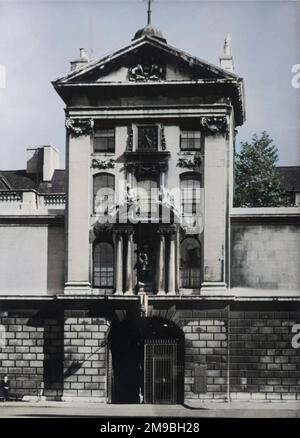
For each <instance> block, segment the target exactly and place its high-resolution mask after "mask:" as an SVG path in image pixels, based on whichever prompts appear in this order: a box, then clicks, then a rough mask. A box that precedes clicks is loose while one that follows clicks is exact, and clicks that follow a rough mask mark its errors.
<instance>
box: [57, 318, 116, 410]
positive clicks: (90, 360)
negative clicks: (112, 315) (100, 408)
mask: <svg viewBox="0 0 300 438" xmlns="http://www.w3.org/2000/svg"><path fill="white" fill-rule="evenodd" d="M87 315H88V313H87V312H85V311H76V310H67V311H65V327H64V395H63V396H64V399H67V398H81V397H84V398H92V399H93V400H95V399H97V400H99V401H103V402H105V401H106V395H107V389H106V387H107V378H106V368H107V366H106V362H107V358H106V349H107V347H106V345H104V344H105V337H106V334H107V331H108V328H109V323H108V321H107V319H105V318H98V317H90V316H87ZM102 345H103V346H102Z"/></svg>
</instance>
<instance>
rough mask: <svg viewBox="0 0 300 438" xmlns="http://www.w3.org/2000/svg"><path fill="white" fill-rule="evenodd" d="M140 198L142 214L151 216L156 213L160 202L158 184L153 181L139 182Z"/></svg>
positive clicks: (144, 180)
mask: <svg viewBox="0 0 300 438" xmlns="http://www.w3.org/2000/svg"><path fill="white" fill-rule="evenodd" d="M138 197H139V206H140V213H141V214H142V215H147V214H148V215H149V214H150V213H152V214H153V213H155V212H156V208H157V201H158V183H157V181H156V180H154V179H153V180H152V179H142V180H140V181H139V182H138Z"/></svg>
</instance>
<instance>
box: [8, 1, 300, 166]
mask: <svg viewBox="0 0 300 438" xmlns="http://www.w3.org/2000/svg"><path fill="white" fill-rule="evenodd" d="M152 8H153V14H152V23H153V25H154V26H155V27H158V28H159V29H160V30H161V31H162V32H163V34H164V36H165V38H167V40H168V43H169V44H171V45H172V46H175V47H177V48H179V49H181V50H185V51H187V52H189V53H190V54H192V55H193V56H196V57H199V58H202V59H204V60H207V61H209V62H211V63H214V64H216V65H218V64H219V57H220V55H221V54H222V51H223V44H224V38H225V36H226V34H228V33H230V35H231V38H232V41H231V45H232V52H233V55H234V63H235V72H236V73H237V74H238V75H239V76H241V77H243V78H244V80H245V97H246V113H247V120H246V122H245V124H244V126H243V127H240V128H238V136H237V144H240V142H241V141H247V140H251V137H252V135H253V134H254V133H260V132H262V131H263V130H266V131H267V132H268V133H269V134H270V136H271V138H273V140H274V143H275V145H276V146H277V147H278V150H279V157H280V162H279V164H280V165H285V166H293V165H300V123H299V118H300V88H293V87H292V84H291V81H292V76H293V73H292V71H291V70H292V66H293V65H295V64H300V25H299V24H300V1H287V0H284V1H281V0H277V1H271V0H260V1H246V0H236V1H230V0H223V1H214V0H210V1H204V0H203V1H202V0H155V1H154V2H153V6H152ZM146 11H147V2H145V1H143V0H109V1H106V0H19V1H15V0H0V68H1V66H2V70H3V67H4V68H5V72H6V83H5V88H0V168H1V169H3V170H4V169H20V168H25V167H26V148H27V147H34V146H41V145H43V144H52V145H54V146H55V147H57V149H58V150H59V151H60V155H61V162H62V165H64V154H65V127H64V104H63V102H62V101H61V99H60V98H59V96H58V95H57V94H56V92H55V90H54V88H53V87H52V85H51V81H53V80H55V79H57V78H58V77H62V76H64V75H65V74H67V73H68V72H69V62H70V61H71V60H72V59H75V58H77V57H78V54H79V48H80V47H85V48H86V50H87V51H88V52H89V53H90V54H91V55H92V57H93V59H97V58H101V57H102V56H103V55H105V54H107V53H110V52H113V51H114V50H116V49H119V48H121V47H123V46H125V45H127V44H128V43H129V42H130V41H131V39H132V38H133V36H134V34H135V32H136V30H137V29H139V28H141V27H143V26H144V25H145V24H146ZM0 87H1V78H0Z"/></svg>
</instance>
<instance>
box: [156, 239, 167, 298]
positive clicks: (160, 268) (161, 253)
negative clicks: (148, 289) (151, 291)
mask: <svg viewBox="0 0 300 438" xmlns="http://www.w3.org/2000/svg"><path fill="white" fill-rule="evenodd" d="M165 289H166V286H165V236H164V234H163V232H162V231H159V247H158V263H157V295H165V294H166V291H165Z"/></svg>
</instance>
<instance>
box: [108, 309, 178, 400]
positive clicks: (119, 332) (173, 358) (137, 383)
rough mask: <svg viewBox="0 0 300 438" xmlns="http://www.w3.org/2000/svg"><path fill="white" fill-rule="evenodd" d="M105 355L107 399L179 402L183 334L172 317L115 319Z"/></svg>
mask: <svg viewBox="0 0 300 438" xmlns="http://www.w3.org/2000/svg"><path fill="white" fill-rule="evenodd" d="M109 358H110V360H109V364H108V389H109V391H108V393H109V394H108V395H109V397H108V398H109V402H111V403H133V404H138V403H141V402H143V403H147V404H178V403H182V402H183V374H184V336H183V333H182V331H181V330H180V328H179V327H178V326H177V325H176V324H174V323H173V322H172V321H169V320H166V319H163V318H158V317H152V318H137V319H135V320H132V319H131V320H128V319H126V320H124V321H122V322H117V323H115V324H114V325H113V326H112V330H111V334H110V341H109Z"/></svg>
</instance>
